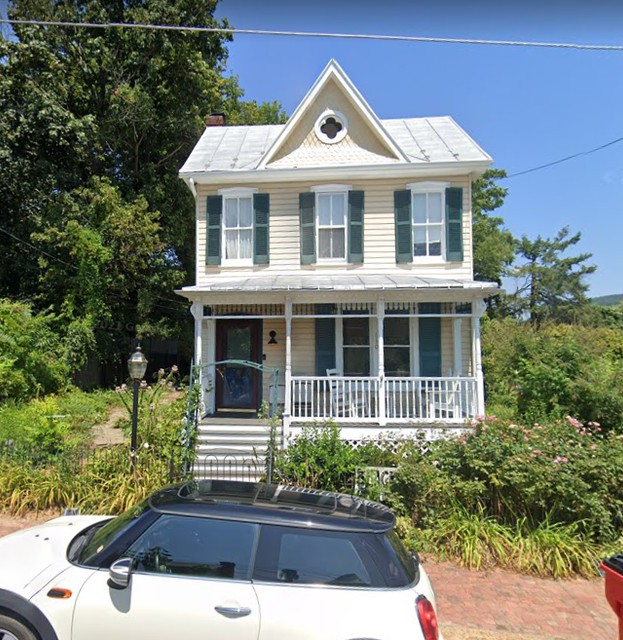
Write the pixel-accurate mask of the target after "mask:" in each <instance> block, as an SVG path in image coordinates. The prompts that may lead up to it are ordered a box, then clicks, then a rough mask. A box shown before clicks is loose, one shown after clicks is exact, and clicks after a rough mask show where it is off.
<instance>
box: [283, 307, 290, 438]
mask: <svg viewBox="0 0 623 640" xmlns="http://www.w3.org/2000/svg"><path fill="white" fill-rule="evenodd" d="M285 311H286V375H285V385H286V389H285V406H284V408H283V436H284V439H285V438H287V437H288V431H289V427H290V416H291V414H292V388H291V387H292V298H286V309H285Z"/></svg>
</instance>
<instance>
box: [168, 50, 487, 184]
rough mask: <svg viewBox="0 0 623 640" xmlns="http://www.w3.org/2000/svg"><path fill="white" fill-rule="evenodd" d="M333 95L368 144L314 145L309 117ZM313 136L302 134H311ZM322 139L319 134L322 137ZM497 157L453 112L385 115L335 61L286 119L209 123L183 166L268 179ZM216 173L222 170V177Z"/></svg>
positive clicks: (205, 175) (188, 173)
mask: <svg viewBox="0 0 623 640" xmlns="http://www.w3.org/2000/svg"><path fill="white" fill-rule="evenodd" d="M327 99H333V100H337V101H338V102H341V103H343V104H345V105H347V106H348V110H349V114H350V115H351V116H352V117H353V121H355V120H356V121H357V123H358V126H359V130H360V137H361V135H362V134H361V132H363V134H365V136H364V137H365V138H366V140H367V142H368V143H369V144H363V145H361V144H357V140H354V141H353V140H349V139H345V140H344V141H342V142H340V143H338V144H334V145H326V144H325V145H323V144H318V143H317V144H316V145H315V146H314V145H310V144H309V139H313V138H314V136H313V134H312V133H309V131H308V130H309V128H310V124H309V122H310V118H311V119H315V114H316V112H318V111H319V110H321V109H323V108H324V106H325V102H326V100H327ZM307 134H309V135H308V140H303V137H304V136H305V135H307ZM316 142H317V141H316ZM491 162H492V159H491V157H490V156H489V155H488V154H487V153H486V152H485V151H483V150H482V149H481V148H480V147H479V146H478V145H477V144H476V143H475V142H474V140H472V138H471V137H470V136H469V135H468V134H467V133H465V131H463V129H461V127H459V125H458V124H457V123H456V122H455V121H454V120H453V119H452V118H451V117H450V116H441V117H430V118H406V119H392V120H380V119H379V118H378V117H377V116H376V114H375V113H374V111H372V109H371V108H370V106H369V105H368V103H367V102H366V101H365V100H364V98H363V96H362V95H361V94H360V93H359V91H358V90H357V88H356V87H355V86H354V85H353V83H352V82H351V80H350V79H349V78H348V76H347V75H346V74H345V73H344V71H343V70H342V69H341V67H340V66H339V65H338V64H337V62H335V60H331V61H330V62H329V64H328V65H327V66H326V67H325V69H324V70H323V72H322V73H321V74H320V76H319V77H318V79H317V80H316V82H315V83H314V85H313V86H312V88H311V89H310V90H309V92H308V93H307V95H306V96H305V97H304V98H303V100H302V101H301V103H300V104H299V106H298V107H297V108H296V109H295V111H294V113H293V114H292V116H291V117H290V119H289V120H288V122H287V123H286V124H285V125H246V126H209V127H207V128H206V129H205V131H204V133H203V135H202V136H201V138H200V139H199V141H198V142H197V144H196V145H195V148H194V149H193V151H192V152H191V154H190V156H189V157H188V159H187V160H186V162H185V163H184V166H183V167H182V169H181V171H180V176H181V177H182V178H185V179H187V180H188V179H190V178H193V179H195V180H196V181H198V182H200V181H201V180H202V179H204V180H206V181H209V180H210V176H211V175H212V176H213V177H215V178H216V177H218V178H219V179H220V178H222V177H223V174H226V173H229V174H232V175H238V174H242V173H246V172H258V171H260V172H264V175H265V177H266V178H267V179H270V178H272V177H273V176H274V177H275V178H277V176H280V175H282V174H284V173H285V172H286V171H288V172H292V171H295V172H301V171H302V170H305V169H308V170H312V171H313V170H320V169H323V168H327V167H333V168H337V167H342V168H344V167H350V168H354V169H365V168H367V167H377V168H383V169H387V170H390V171H391V170H392V169H393V168H400V167H402V168H408V167H412V168H415V167H414V165H419V166H420V167H424V168H433V167H434V165H443V170H449V171H451V172H452V171H454V172H456V171H458V170H459V168H460V167H461V166H464V167H465V169H464V170H465V172H469V171H471V170H472V169H475V170H476V171H484V169H485V168H486V166H487V165H489V164H490V163H491ZM217 174H218V176H217Z"/></svg>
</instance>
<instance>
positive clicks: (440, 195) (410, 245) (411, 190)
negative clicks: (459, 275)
mask: <svg viewBox="0 0 623 640" xmlns="http://www.w3.org/2000/svg"><path fill="white" fill-rule="evenodd" d="M406 186H407V189H406V190H404V191H395V192H394V213H395V224H396V262H441V261H461V260H463V189H462V188H460V187H451V186H450V185H449V183H446V182H413V183H411V184H408V185H406Z"/></svg>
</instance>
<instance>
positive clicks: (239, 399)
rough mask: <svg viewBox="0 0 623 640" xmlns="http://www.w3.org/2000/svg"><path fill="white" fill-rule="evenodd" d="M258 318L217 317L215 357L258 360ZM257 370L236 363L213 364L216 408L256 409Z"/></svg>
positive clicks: (259, 351) (258, 385)
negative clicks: (235, 318)
mask: <svg viewBox="0 0 623 640" xmlns="http://www.w3.org/2000/svg"><path fill="white" fill-rule="evenodd" d="M261 335H262V321H261V320H219V321H217V323H216V359H217V360H218V361H219V362H220V361H223V360H238V361H249V362H257V363H259V362H261V359H260V358H261ZM260 380H261V374H260V371H259V370H258V369H256V368H254V367H249V366H245V365H244V364H239V363H227V364H219V365H217V367H216V409H217V411H227V410H247V411H249V410H250V411H256V410H257V408H258V407H259V400H260V395H259V394H260Z"/></svg>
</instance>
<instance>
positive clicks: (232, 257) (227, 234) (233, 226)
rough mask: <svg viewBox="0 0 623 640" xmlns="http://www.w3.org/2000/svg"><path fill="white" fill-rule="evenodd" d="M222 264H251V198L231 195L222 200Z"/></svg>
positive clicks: (250, 196)
mask: <svg viewBox="0 0 623 640" xmlns="http://www.w3.org/2000/svg"><path fill="white" fill-rule="evenodd" d="M223 209H224V216H223V247H224V262H225V263H230V264H234V263H238V264H245V263H246V264H252V262H253V196H252V195H251V194H249V195H231V196H225V197H224V198H223Z"/></svg>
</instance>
